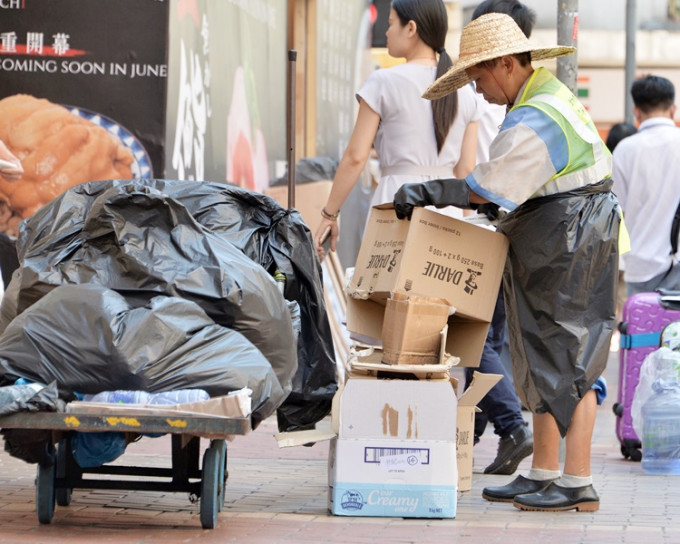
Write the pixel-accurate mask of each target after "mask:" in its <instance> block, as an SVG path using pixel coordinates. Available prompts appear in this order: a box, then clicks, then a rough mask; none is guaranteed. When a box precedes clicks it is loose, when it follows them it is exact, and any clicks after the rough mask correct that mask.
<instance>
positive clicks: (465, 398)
mask: <svg viewBox="0 0 680 544" xmlns="http://www.w3.org/2000/svg"><path fill="white" fill-rule="evenodd" d="M502 378H503V375H502V374H482V373H481V372H475V373H474V377H473V379H472V382H471V383H470V387H468V388H467V390H465V391H464V392H463V394H462V395H460V397H459V398H458V410H457V420H456V421H457V427H458V428H457V431H456V459H457V461H458V491H461V492H463V491H470V489H471V488H472V468H473V457H474V456H473V451H472V447H473V446H474V439H475V412H477V411H478V410H479V408H477V404H479V401H480V400H482V399H483V398H484V395H486V394H487V393H488V392H489V391H490V390H491V388H492V387H493V386H494V385H496V384H497V383H498V382H499V381H500V380H501V379H502Z"/></svg>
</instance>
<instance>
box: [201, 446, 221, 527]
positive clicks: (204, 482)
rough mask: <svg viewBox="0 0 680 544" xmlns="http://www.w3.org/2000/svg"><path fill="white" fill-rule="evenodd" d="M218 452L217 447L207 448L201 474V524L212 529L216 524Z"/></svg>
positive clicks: (218, 472)
mask: <svg viewBox="0 0 680 544" xmlns="http://www.w3.org/2000/svg"><path fill="white" fill-rule="evenodd" d="M219 475H220V454H219V452H218V451H217V448H208V449H207V450H205V454H204V455H203V473H202V475H201V526H202V527H203V528H204V529H214V528H215V525H217V510H218V498H219V488H220V485H219Z"/></svg>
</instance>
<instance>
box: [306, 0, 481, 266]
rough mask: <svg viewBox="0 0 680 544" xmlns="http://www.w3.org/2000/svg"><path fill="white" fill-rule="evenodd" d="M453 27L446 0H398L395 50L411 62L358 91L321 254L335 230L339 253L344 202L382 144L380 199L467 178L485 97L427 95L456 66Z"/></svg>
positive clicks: (390, 43)
mask: <svg viewBox="0 0 680 544" xmlns="http://www.w3.org/2000/svg"><path fill="white" fill-rule="evenodd" d="M447 30H448V19H447V14H446V8H445V7H444V3H443V2H442V0H394V1H393V2H392V7H391V9H390V16H389V26H388V29H387V32H386V36H387V51H388V53H389V54H390V55H391V56H393V57H396V58H405V59H406V63H404V64H400V65H398V66H394V67H392V68H384V69H381V70H377V71H375V72H374V73H372V74H371V75H370V76H369V77H368V79H367V80H366V82H365V83H364V85H363V86H362V87H361V89H360V90H359V92H358V93H357V100H358V101H359V113H358V116H357V120H356V124H355V125H354V131H353V132H352V136H351V138H350V140H349V143H348V145H347V149H346V150H345V153H344V154H343V157H342V160H341V161H340V164H339V165H338V170H337V172H336V174H335V178H334V180H333V188H332V190H331V193H330V195H329V197H328V201H327V202H326V205H325V207H324V208H323V210H322V212H321V215H322V216H323V220H322V222H321V225H320V226H319V228H318V230H317V232H316V235H315V241H316V244H317V251H318V252H319V258H321V259H322V258H323V249H322V247H321V244H322V242H323V241H324V238H325V236H326V235H327V234H328V232H329V233H330V237H331V238H330V241H331V250H332V251H335V248H336V243H337V239H338V233H339V230H338V224H337V217H338V214H339V211H340V207H341V206H342V204H343V202H344V201H345V199H346V198H347V196H348V195H349V193H350V191H351V190H352V187H353V186H354V184H355V183H356V181H357V179H358V178H359V175H360V173H361V171H362V169H363V168H364V166H365V164H366V161H367V160H368V158H369V156H370V154H371V149H372V148H373V147H374V146H375V149H376V151H377V154H378V160H379V162H380V175H381V177H380V182H379V184H378V187H377V189H376V191H375V193H374V195H373V199H372V202H371V204H372V205H376V204H382V203H385V202H392V199H393V197H394V193H395V192H396V191H397V189H399V187H401V186H402V185H403V184H404V183H414V182H421V181H427V180H430V179H436V178H447V177H452V176H453V177H458V176H464V175H466V174H467V173H469V172H470V171H471V170H472V168H473V167H474V166H475V161H476V142H477V122H478V121H479V119H480V117H481V115H482V113H483V112H484V109H485V107H486V106H485V103H484V102H482V101H481V100H479V99H478V98H477V96H476V94H475V93H474V91H473V90H472V89H470V88H469V87H468V88H463V89H460V90H459V91H458V92H457V93H455V94H452V95H448V96H446V97H444V98H442V99H440V100H435V101H428V100H426V99H424V98H422V94H423V93H424V92H425V90H426V89H427V88H428V86H429V85H431V84H432V82H433V81H434V80H435V79H436V78H437V77H439V76H440V75H441V74H443V73H444V72H446V70H448V68H449V67H450V66H451V65H452V62H451V58H450V57H449V55H448V53H447V52H446V50H445V48H444V42H445V39H446V33H447ZM437 56H438V57H439V58H438V59H437ZM439 211H441V210H439ZM327 231H328V232H327Z"/></svg>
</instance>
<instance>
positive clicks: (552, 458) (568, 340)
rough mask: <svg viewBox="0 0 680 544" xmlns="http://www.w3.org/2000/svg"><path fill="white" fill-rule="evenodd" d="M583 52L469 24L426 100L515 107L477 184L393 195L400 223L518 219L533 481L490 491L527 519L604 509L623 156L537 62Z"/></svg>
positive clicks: (505, 28)
mask: <svg viewBox="0 0 680 544" xmlns="http://www.w3.org/2000/svg"><path fill="white" fill-rule="evenodd" d="M573 52H574V48H572V47H566V46H556V47H547V48H546V47H536V46H534V45H532V44H531V43H530V42H529V40H528V39H527V38H526V37H525V35H524V34H523V33H522V32H521V30H520V29H519V27H517V25H516V24H515V23H514V21H513V20H512V18H511V17H509V16H507V15H503V14H495V13H494V14H488V15H484V16H482V17H479V18H478V19H475V20H474V21H472V22H471V23H470V24H468V25H467V26H465V28H464V29H463V32H462V35H461V39H460V58H459V59H458V61H457V62H455V63H454V65H453V66H452V67H451V68H450V69H449V70H448V71H447V72H446V73H445V74H444V75H443V76H441V77H439V78H438V79H437V80H436V81H435V82H434V83H433V84H432V85H431V86H430V87H429V88H428V90H427V91H426V92H425V95H424V96H425V97H426V98H430V99H434V98H438V97H441V96H444V95H446V94H447V93H450V92H453V91H454V90H456V89H458V88H460V87H461V86H463V85H465V84H467V83H468V82H470V81H473V82H474V83H475V85H476V88H477V92H479V93H481V94H483V96H484V98H486V100H487V101H489V102H491V103H495V104H504V105H506V106H507V108H508V113H507V115H506V117H505V120H504V121H503V123H502V125H501V127H500V131H499V133H498V136H497V137H496V138H495V139H494V141H493V142H492V144H491V147H490V150H489V160H488V162H485V163H481V164H478V165H477V166H476V167H475V169H474V170H473V171H472V173H471V174H469V175H468V176H467V177H466V178H465V179H447V180H432V181H428V182H425V183H421V184H408V185H405V186H403V187H402V188H401V189H400V190H399V191H398V192H397V194H396V195H395V198H394V206H395V210H396V212H397V215H398V216H399V217H410V215H411V212H412V211H413V207H414V206H424V205H435V206H446V205H455V206H461V207H472V208H474V207H476V206H478V205H479V204H485V203H492V204H495V205H497V206H499V207H501V208H502V209H505V210H507V212H506V213H505V214H502V215H501V218H500V220H499V223H498V231H499V232H502V233H504V234H505V235H506V236H507V237H508V240H509V242H510V247H509V252H508V258H507V262H506V269H505V275H504V278H503V287H504V291H505V300H506V305H507V315H508V331H509V337H510V351H511V359H512V365H513V375H514V382H515V387H516V388H517V391H518V394H519V395H520V398H521V400H522V401H523V404H524V405H525V406H526V407H527V408H529V409H530V410H531V412H532V416H533V429H534V453H533V458H532V466H531V469H530V471H529V473H528V474H527V476H526V477H525V476H521V475H520V476H518V477H517V478H515V479H514V480H513V481H512V482H510V483H508V484H506V485H502V486H498V487H487V488H485V489H484V491H483V492H482V495H483V497H484V498H486V499H487V500H490V501H499V502H511V503H513V504H514V505H515V506H516V507H517V508H520V509H523V510H542V511H554V510H572V509H576V510H577V511H589V512H593V511H596V510H597V509H598V508H599V497H598V495H597V493H596V492H595V489H594V488H593V485H592V476H591V473H590V447H591V446H590V444H591V440H592V433H593V428H594V425H595V414H596V393H595V391H594V390H592V389H591V387H592V386H593V384H594V383H595V381H596V380H597V378H598V377H599V376H600V375H601V374H602V372H603V370H604V368H605V365H606V362H607V357H608V354H609V344H610V339H611V334H612V330H613V325H614V319H615V317H614V316H615V293H616V279H617V274H618V249H617V241H618V229H619V224H620V214H619V211H618V204H617V202H616V199H615V197H614V196H613V195H612V193H611V190H610V189H611V185H612V182H611V179H610V174H611V154H610V153H609V151H608V150H607V148H606V146H605V145H604V143H603V142H602V140H601V139H600V137H599V135H598V133H597V130H596V129H595V126H594V125H593V122H592V120H591V119H590V117H589V116H588V113H587V112H586V111H585V108H584V107H583V106H582V105H581V104H580V103H579V102H578V100H577V99H576V98H575V97H574V95H573V94H572V93H571V92H570V91H569V90H568V89H567V88H566V87H565V86H564V85H563V84H562V83H561V82H560V81H559V80H558V79H557V78H555V77H554V76H553V75H552V74H551V73H550V72H549V71H548V70H546V69H545V68H537V69H534V68H533V67H532V65H531V61H534V60H540V59H549V58H554V57H559V56H562V55H568V54H570V53H573ZM560 435H561V436H562V437H564V438H565V445H566V452H565V460H564V468H563V470H562V472H560V461H559V439H560Z"/></svg>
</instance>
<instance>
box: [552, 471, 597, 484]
mask: <svg viewBox="0 0 680 544" xmlns="http://www.w3.org/2000/svg"><path fill="white" fill-rule="evenodd" d="M555 483H556V484H557V485H561V486H562V487H585V486H587V485H591V484H592V483H593V477H592V476H572V475H571V474H562V477H561V478H560V479H559V480H558V481H557V482H555Z"/></svg>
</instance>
